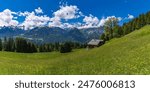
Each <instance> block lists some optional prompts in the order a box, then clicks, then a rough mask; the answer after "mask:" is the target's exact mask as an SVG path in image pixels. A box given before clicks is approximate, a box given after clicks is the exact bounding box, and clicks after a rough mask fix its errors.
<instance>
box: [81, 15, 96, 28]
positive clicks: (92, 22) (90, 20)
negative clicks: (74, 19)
mask: <svg viewBox="0 0 150 92" xmlns="http://www.w3.org/2000/svg"><path fill="white" fill-rule="evenodd" d="M83 22H84V23H85V24H84V25H83V26H81V27H79V28H92V27H98V24H99V19H98V18H97V17H94V16H93V15H91V14H90V15H89V16H85V17H84V19H83Z"/></svg>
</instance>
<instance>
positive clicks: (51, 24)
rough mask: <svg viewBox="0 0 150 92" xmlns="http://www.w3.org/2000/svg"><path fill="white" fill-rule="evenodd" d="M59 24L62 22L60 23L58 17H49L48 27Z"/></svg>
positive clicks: (58, 25)
mask: <svg viewBox="0 0 150 92" xmlns="http://www.w3.org/2000/svg"><path fill="white" fill-rule="evenodd" d="M61 25H62V23H61V20H60V18H58V17H53V18H51V19H50V22H49V26H50V27H53V26H55V27H60V26H61Z"/></svg>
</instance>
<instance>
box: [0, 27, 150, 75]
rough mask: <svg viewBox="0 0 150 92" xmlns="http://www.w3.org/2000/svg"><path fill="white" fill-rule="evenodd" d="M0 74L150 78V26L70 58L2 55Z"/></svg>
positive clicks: (7, 53) (0, 54) (51, 53)
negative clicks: (133, 76)
mask: <svg viewBox="0 0 150 92" xmlns="http://www.w3.org/2000/svg"><path fill="white" fill-rule="evenodd" d="M0 74H4V75H7V74H8V75H10V74H12V75H18V74H19V75H31V74H32V75H74V74H75V75H79V74H81V75H91V74H92V75H103V74H105V75H109V74H113V75H127V74H129V75H133V74H150V26H145V27H143V28H142V29H140V30H136V31H134V32H132V33H130V34H128V35H126V36H124V37H121V38H114V39H112V40H111V41H109V42H107V43H106V44H105V45H103V46H101V47H99V48H94V49H90V50H87V49H79V50H74V51H72V52H71V53H67V54H61V53H59V52H50V53H34V54H24V53H13V52H0Z"/></svg>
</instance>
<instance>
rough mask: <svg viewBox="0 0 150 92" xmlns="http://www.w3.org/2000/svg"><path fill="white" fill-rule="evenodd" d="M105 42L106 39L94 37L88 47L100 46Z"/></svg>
mask: <svg viewBox="0 0 150 92" xmlns="http://www.w3.org/2000/svg"><path fill="white" fill-rule="evenodd" d="M103 44H105V41H104V40H99V39H92V40H91V41H90V42H89V43H88V44H87V47H88V48H95V47H99V46H101V45H103Z"/></svg>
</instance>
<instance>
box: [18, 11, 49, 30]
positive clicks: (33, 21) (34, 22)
mask: <svg viewBox="0 0 150 92" xmlns="http://www.w3.org/2000/svg"><path fill="white" fill-rule="evenodd" d="M49 21H50V18H49V17H48V16H46V15H43V16H37V15H35V13H34V12H31V13H29V14H28V15H27V16H26V18H25V21H24V22H23V23H22V24H20V25H24V26H25V29H26V30H27V29H32V28H34V27H39V26H45V25H47V23H48V22H49Z"/></svg>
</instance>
